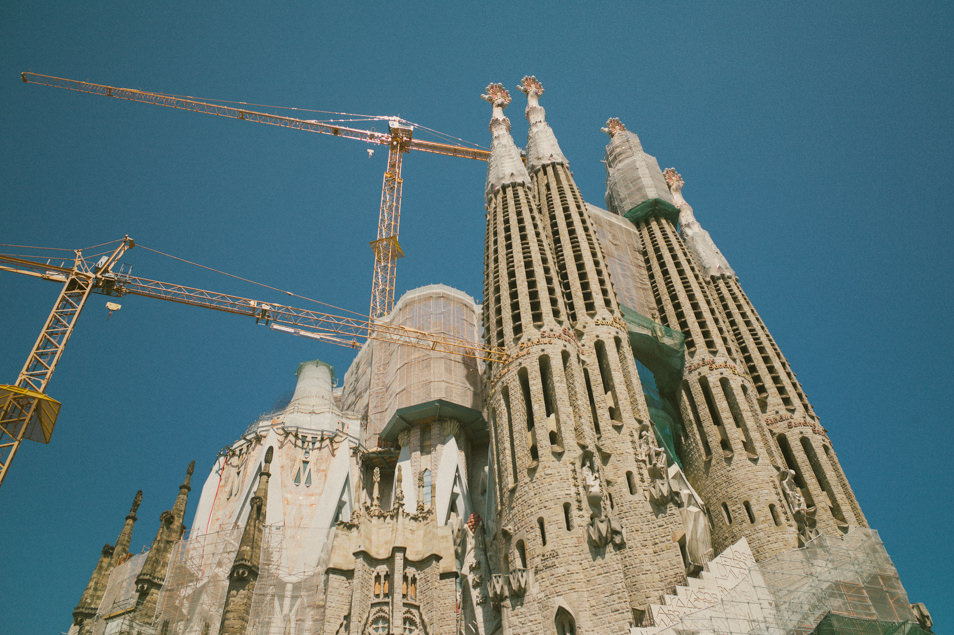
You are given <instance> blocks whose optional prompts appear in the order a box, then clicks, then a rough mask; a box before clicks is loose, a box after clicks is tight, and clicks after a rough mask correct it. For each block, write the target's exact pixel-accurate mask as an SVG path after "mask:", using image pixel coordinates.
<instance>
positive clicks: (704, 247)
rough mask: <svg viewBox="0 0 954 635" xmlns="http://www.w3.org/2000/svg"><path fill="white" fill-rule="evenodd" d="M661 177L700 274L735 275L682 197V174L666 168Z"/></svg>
mask: <svg viewBox="0 0 954 635" xmlns="http://www.w3.org/2000/svg"><path fill="white" fill-rule="evenodd" d="M663 177H665V179H666V183H667V184H668V185H669V191H670V192H672V198H673V202H674V203H675V205H676V207H678V208H679V226H680V231H681V233H682V239H683V241H684V242H685V243H686V247H687V248H688V249H689V252H690V253H691V254H692V259H693V260H694V261H695V263H696V266H698V267H699V268H700V269H701V270H702V275H704V276H706V277H712V276H733V277H734V276H735V272H734V271H732V267H730V266H729V262H728V261H727V260H726V259H725V256H723V255H722V252H721V251H719V248H718V247H716V245H715V242H713V240H712V237H711V236H710V235H709V232H707V231H706V230H705V229H703V228H702V225H700V224H699V221H697V220H696V217H695V215H694V214H693V213H692V206H690V205H689V203H687V202H686V199H684V198H683V197H682V186H683V185H685V181H683V179H682V176H680V175H679V173H678V172H676V169H675V168H666V169H665V170H663Z"/></svg>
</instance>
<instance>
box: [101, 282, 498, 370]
mask: <svg viewBox="0 0 954 635" xmlns="http://www.w3.org/2000/svg"><path fill="white" fill-rule="evenodd" d="M101 292H103V293H107V294H109V295H126V294H131V295H140V296H144V297H147V298H157V299H160V300H168V301H171V302H179V303H181V304H188V305H191V306H198V307H204V308H206V309H214V310H217V311H224V312H225V313H233V314H236V315H244V316H246V317H252V318H255V320H256V321H257V322H259V323H264V324H267V325H269V326H272V328H276V330H280V331H285V332H289V333H292V334H295V335H304V336H306V337H307V336H308V335H309V333H311V334H327V335H330V336H333V337H332V338H327V339H328V341H331V342H333V343H335V344H339V345H345V346H350V347H352V348H357V347H359V346H360V345H361V344H362V343H363V342H364V341H365V340H367V339H373V340H380V341H383V342H392V343H395V344H404V345H407V346H414V347H415V348H423V349H427V350H433V351H438V352H442V353H453V354H457V355H463V356H465V357H472V358H477V359H484V360H488V361H494V362H501V363H503V362H505V361H506V360H507V358H508V356H507V355H506V353H504V352H503V351H502V350H499V349H495V348H489V347H485V346H482V345H480V344H477V343H476V342H472V341H469V340H464V339H461V338H456V337H447V336H443V335H435V334H433V333H427V332H425V331H419V330H416V329H411V328H407V327H403V326H397V325H393V324H386V323H378V322H369V321H368V320H364V319H361V318H350V317H345V316H341V315H334V314H331V313H322V312H320V311H311V310H308V309H299V308H295V307H291V306H286V305H282V304H276V303H272V302H262V301H259V300H253V299H251V298H243V297H240V296H234V295H229V294H226V293H218V292H215V291H206V290H204V289H196V288H192V287H187V286H184V285H180V284H172V283H168V282H160V281H158V280H149V279H147V278H138V277H134V276H127V275H123V274H117V275H115V276H109V277H107V280H106V285H104V290H103V291H101ZM274 325H280V327H276V326H274ZM321 339H324V338H321Z"/></svg>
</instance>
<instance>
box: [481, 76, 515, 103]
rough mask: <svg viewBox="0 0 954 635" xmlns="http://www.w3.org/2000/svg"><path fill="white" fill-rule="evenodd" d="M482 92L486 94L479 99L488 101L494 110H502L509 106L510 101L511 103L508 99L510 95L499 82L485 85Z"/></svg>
mask: <svg viewBox="0 0 954 635" xmlns="http://www.w3.org/2000/svg"><path fill="white" fill-rule="evenodd" d="M484 90H485V91H487V92H486V93H484V94H483V95H481V96H480V98H481V99H483V100H484V101H489V102H490V103H491V104H492V105H493V107H494V108H500V109H501V110H503V109H504V108H506V107H507V106H509V105H510V102H511V101H513V100H512V99H511V97H510V93H509V92H508V91H507V89H506V88H504V85H503V84H501V83H500V82H495V83H492V84H487V88H485V89H484Z"/></svg>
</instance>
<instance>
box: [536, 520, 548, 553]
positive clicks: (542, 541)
mask: <svg viewBox="0 0 954 635" xmlns="http://www.w3.org/2000/svg"><path fill="white" fill-rule="evenodd" d="M537 527H539V529H540V544H542V545H543V546H546V544H547V530H546V528H545V527H544V526H543V518H542V517H541V518H537Z"/></svg>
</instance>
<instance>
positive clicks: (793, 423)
mask: <svg viewBox="0 0 954 635" xmlns="http://www.w3.org/2000/svg"><path fill="white" fill-rule="evenodd" d="M663 176H664V177H665V179H666V182H667V183H668V184H669V188H670V190H671V192H672V196H673V199H674V202H675V205H676V207H677V208H678V209H679V224H680V226H681V233H682V236H683V240H684V242H685V243H686V247H687V248H688V249H689V253H690V254H691V255H692V258H693V260H694V262H695V265H696V268H697V269H698V270H699V272H700V274H701V275H702V278H703V280H705V282H706V285H707V286H708V288H709V292H710V296H711V297H712V298H713V299H715V300H716V301H718V303H719V306H720V308H721V309H722V313H723V315H724V316H725V319H726V321H727V323H728V325H729V328H730V330H731V335H732V338H733V340H734V342H735V345H736V347H737V349H738V352H739V355H740V356H741V360H742V361H744V363H745V368H746V370H747V372H748V374H749V376H750V377H751V379H752V383H753V384H754V386H755V397H756V402H757V404H758V407H759V415H760V416H761V418H762V420H763V422H764V423H765V425H766V426H768V429H769V430H770V431H771V433H772V436H773V437H774V438H775V441H776V443H777V444H778V449H779V453H780V459H781V462H780V463H779V467H780V468H781V470H783V471H790V472H789V473H788V474H785V473H780V475H779V476H780V478H781V480H782V481H783V483H784V488H785V489H783V493H784V492H785V491H788V492H789V495H788V498H790V499H791V500H789V501H788V502H789V507H790V508H797V507H802V509H801V510H796V511H795V512H794V513H795V514H796V515H803V514H805V515H807V516H808V517H807V518H806V521H807V523H808V525H811V514H812V511H810V510H812V509H814V516H815V521H816V522H817V528H818V529H819V530H821V531H825V532H828V533H831V534H832V535H839V534H841V533H844V532H845V531H847V530H848V528H849V527H866V526H867V522H866V521H865V518H864V515H863V514H862V512H861V507H860V506H859V505H858V500H857V499H856V498H855V495H854V492H852V490H851V486H850V485H849V484H848V479H847V478H846V477H845V474H844V472H843V471H842V468H841V465H840V464H839V463H838V458H837V456H836V455H835V452H834V450H833V449H832V445H831V440H830V439H829V438H828V434H827V432H826V431H825V429H824V428H823V427H822V426H821V424H820V423H819V421H818V417H817V416H816V415H815V412H814V410H813V409H812V406H811V404H810V403H809V402H808V398H807V397H806V396H805V393H804V391H803V390H802V387H801V385H800V384H799V382H798V379H796V377H795V373H793V372H792V369H791V367H790V366H789V363H788V360H787V359H785V356H784V355H782V352H781V350H780V349H779V347H778V345H777V344H776V343H775V340H774V338H773V337H772V335H771V334H770V333H769V331H768V329H767V328H766V326H765V324H764V323H763V322H762V319H761V318H760V317H759V314H758V313H757V312H756V310H755V307H754V306H753V305H752V302H751V301H750V300H749V298H748V296H746V294H745V292H744V291H743V290H742V286H741V284H739V280H738V278H737V277H736V275H735V272H733V271H732V269H731V267H729V264H728V262H727V261H726V259H725V257H724V256H723V255H722V253H721V252H720V251H719V249H718V248H717V247H716V246H715V243H714V242H713V241H712V238H711V237H710V236H709V232H707V231H705V229H703V228H702V226H701V225H700V224H699V221H697V220H696V218H695V215H694V214H693V210H692V207H691V206H690V205H689V203H687V202H686V199H685V198H683V195H682V188H683V185H684V184H685V182H684V181H683V179H682V177H681V176H680V175H679V173H678V172H676V171H675V170H674V169H673V168H669V169H667V170H665V172H664V173H663ZM789 479H791V480H792V481H793V482H794V485H795V487H797V488H798V489H797V491H793V489H792V488H791V486H790V485H789ZM794 494H801V496H802V497H803V499H804V500H803V501H800V500H799V499H798V496H794ZM800 529H801V528H800ZM802 533H803V534H804V535H803V541H804V540H807V539H810V538H811V537H812V536H811V534H812V532H811V527H810V526H805V527H804V528H803V529H802Z"/></svg>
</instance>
